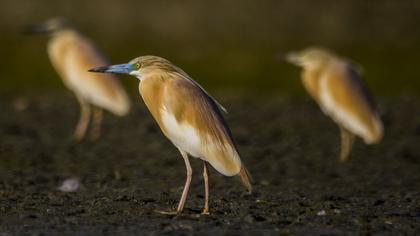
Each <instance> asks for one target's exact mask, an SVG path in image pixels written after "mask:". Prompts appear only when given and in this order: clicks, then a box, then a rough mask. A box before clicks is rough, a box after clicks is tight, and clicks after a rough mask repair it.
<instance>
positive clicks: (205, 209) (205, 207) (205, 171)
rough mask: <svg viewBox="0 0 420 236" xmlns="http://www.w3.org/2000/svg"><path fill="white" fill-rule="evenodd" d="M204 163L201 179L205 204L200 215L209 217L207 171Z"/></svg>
mask: <svg viewBox="0 0 420 236" xmlns="http://www.w3.org/2000/svg"><path fill="white" fill-rule="evenodd" d="M203 163H204V169H203V178H204V192H205V202H204V209H203V212H202V213H201V214H203V215H209V214H210V211H209V172H208V170H207V162H205V161H204V162H203Z"/></svg>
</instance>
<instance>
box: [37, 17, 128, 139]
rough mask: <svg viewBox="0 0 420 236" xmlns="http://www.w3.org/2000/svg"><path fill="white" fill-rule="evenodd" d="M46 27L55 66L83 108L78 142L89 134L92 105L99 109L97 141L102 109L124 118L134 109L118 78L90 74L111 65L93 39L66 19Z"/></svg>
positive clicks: (76, 132) (55, 20)
mask: <svg viewBox="0 0 420 236" xmlns="http://www.w3.org/2000/svg"><path fill="white" fill-rule="evenodd" d="M43 27H44V28H45V31H46V32H47V33H49V34H50V40H49V42H48V55H49V58H50V60H51V63H52V64H53V66H54V68H55V69H56V71H57V72H58V74H59V75H60V78H61V79H62V80H63V82H64V84H65V85H66V87H67V88H68V89H70V90H71V91H72V92H73V93H74V94H75V95H76V97H77V98H78V100H79V102H80V105H81V118H80V121H79V124H78V126H77V128H76V131H75V136H76V139H78V140H81V139H82V138H83V137H84V135H85V133H86V130H87V127H88V123H89V117H90V106H92V107H93V108H94V109H95V110H94V111H95V113H94V118H93V122H94V127H93V130H92V131H93V132H92V135H93V136H94V138H96V137H97V136H99V127H100V123H101V117H102V113H101V110H100V109H106V110H108V111H110V112H112V113H114V114H116V115H118V116H124V115H126V114H127V113H128V111H129V109H130V102H129V99H128V96H127V94H126V92H125V90H124V89H123V87H122V86H121V84H120V83H119V81H118V79H117V78H116V77H115V76H113V75H109V74H105V75H104V74H103V75H100V74H92V73H89V72H88V69H90V68H92V67H94V66H98V65H103V64H105V63H107V62H106V60H105V59H104V57H103V56H102V55H101V54H100V53H99V51H98V50H97V49H96V48H95V46H94V45H93V43H92V42H91V41H90V40H89V39H87V38H85V37H84V36H83V35H81V34H80V33H79V32H78V31H76V30H75V29H73V28H71V27H69V26H68V24H67V23H66V22H65V21H64V20H62V19H52V20H49V21H47V22H46V23H45V24H44V25H43Z"/></svg>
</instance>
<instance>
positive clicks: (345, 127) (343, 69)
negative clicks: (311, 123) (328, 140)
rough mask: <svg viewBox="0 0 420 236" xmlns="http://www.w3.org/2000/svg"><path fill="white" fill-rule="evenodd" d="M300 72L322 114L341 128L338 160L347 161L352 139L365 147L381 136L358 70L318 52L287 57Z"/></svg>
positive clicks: (298, 53) (313, 49) (380, 128)
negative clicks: (358, 140) (362, 142)
mask: <svg viewBox="0 0 420 236" xmlns="http://www.w3.org/2000/svg"><path fill="white" fill-rule="evenodd" d="M287 60H288V61H289V62H291V63H293V64H295V65H297V66H301V67H302V68H303V73H302V81H303V85H304V86H305V88H306V90H307V91H308V93H309V94H310V95H311V96H312V97H313V98H314V99H315V101H316V102H317V103H318V104H319V106H320V107H321V109H322V111H323V112H324V113H325V114H326V115H328V116H330V117H331V118H332V119H333V120H334V121H335V122H336V123H337V124H338V126H339V127H340V131H341V153H340V159H341V160H342V161H345V160H347V159H348V157H349V155H350V151H351V147H352V145H353V142H354V138H355V136H359V137H361V138H362V139H363V140H364V141H365V143H367V144H375V143H378V142H379V141H380V140H381V139H382V136H383V127H382V122H381V120H380V118H379V115H378V112H377V110H376V107H375V104H374V102H373V100H372V98H371V95H370V93H369V91H368V89H367V87H366V86H365V85H364V83H363V81H362V79H361V75H360V72H359V70H358V69H357V68H356V67H355V66H354V65H352V63H350V62H349V61H347V60H346V59H344V58H341V57H339V56H337V55H335V54H334V53H332V52H329V51H328V50H325V49H320V48H309V49H306V50H303V51H301V52H297V53H290V54H288V55H287Z"/></svg>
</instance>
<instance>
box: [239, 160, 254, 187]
mask: <svg viewBox="0 0 420 236" xmlns="http://www.w3.org/2000/svg"><path fill="white" fill-rule="evenodd" d="M239 177H241V181H242V184H243V185H244V186H245V187H246V188H247V189H248V191H249V192H250V193H251V192H252V185H251V182H252V177H251V175H250V174H249V172H248V170H247V169H246V168H245V166H243V165H242V167H241V170H240V171H239Z"/></svg>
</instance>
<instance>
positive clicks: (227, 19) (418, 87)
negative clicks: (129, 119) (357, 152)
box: [0, 0, 420, 97]
mask: <svg viewBox="0 0 420 236" xmlns="http://www.w3.org/2000/svg"><path fill="white" fill-rule="evenodd" d="M1 3H2V4H1V6H2V7H1V8H0V35H1V37H0V50H1V55H2V57H1V59H0V65H1V68H0V91H1V92H12V93H13V92H22V91H46V90H64V86H63V85H62V83H61V80H60V79H59V78H58V75H57V74H56V73H55V71H54V70H53V69H52V66H51V65H50V63H49V60H48V57H47V54H46V43H47V39H46V38H45V37H42V36H36V37H28V36H24V35H22V34H21V31H22V29H23V27H24V26H25V25H27V24H30V23H37V22H42V21H44V20H46V19H48V18H50V17H54V16H64V17H66V18H68V19H69V20H70V21H71V22H73V23H74V25H75V26H76V27H77V28H78V29H79V30H80V31H82V32H83V33H84V34H85V35H86V36H88V37H89V38H91V39H92V40H93V41H94V42H96V43H97V46H98V47H99V48H100V49H101V50H102V51H103V52H104V54H106V55H107V56H108V59H109V60H110V62H112V63H122V62H126V61H128V60H130V59H132V58H134V57H137V56H140V55H145V54H153V55H159V56H162V57H165V58H167V59H169V60H171V61H172V62H173V63H175V64H177V65H178V66H180V67H181V68H183V69H184V70H185V71H186V72H187V73H189V74H190V75H191V76H192V77H193V78H194V79H195V80H197V81H198V82H199V83H201V84H202V85H203V86H204V87H205V88H207V89H208V90H210V91H211V92H214V91H228V92H233V93H238V94H242V93H247V94H249V93H252V94H281V95H284V96H292V97H293V96H300V95H302V94H305V92H304V90H303V88H302V86H301V83H300V79H299V77H298V76H299V70H298V68H295V67H294V66H292V65H288V64H286V63H284V62H282V61H281V60H279V55H281V54H282V53H285V52H287V51H290V50H297V49H302V48H304V47H307V46H311V45H320V46H324V47H328V48H331V49H332V50H334V51H336V52H337V53H339V54H341V55H343V56H346V57H348V58H351V59H352V60H354V61H356V62H358V63H359V64H360V65H362V66H363V68H364V71H365V80H366V83H367V84H368V85H369V86H370V88H371V90H372V91H373V92H374V93H375V94H376V95H378V96H397V95H402V94H418V93H419V92H420V71H419V69H418V67H419V64H420V60H419V56H420V27H419V23H420V2H419V1H418V0H417V1H415V0H404V1H398V0H383V1H364V0H353V1H337V0H329V1H316V2H315V1H310V0H300V1H295V0H286V1H280V0H270V1H269V0H265V1H249V0H234V1H220V0H213V1H196V0H183V1H162V0H158V1H138V0H126V1H111V0H89V1H82V0H73V1H57V0H45V1H27V0H1ZM123 81H124V83H125V84H126V85H127V86H128V87H129V88H130V90H131V91H132V92H134V91H136V90H137V81H136V80H135V79H131V80H130V79H128V78H123Z"/></svg>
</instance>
